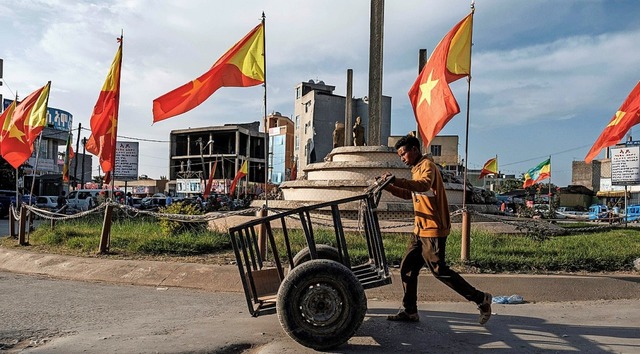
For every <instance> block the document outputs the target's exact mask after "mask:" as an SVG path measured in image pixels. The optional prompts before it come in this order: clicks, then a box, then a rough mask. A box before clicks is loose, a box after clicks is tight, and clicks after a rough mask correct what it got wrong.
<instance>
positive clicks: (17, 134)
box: [9, 124, 25, 143]
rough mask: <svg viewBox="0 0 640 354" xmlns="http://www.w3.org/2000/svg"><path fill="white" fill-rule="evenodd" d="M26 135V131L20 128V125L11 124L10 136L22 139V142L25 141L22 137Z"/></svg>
mask: <svg viewBox="0 0 640 354" xmlns="http://www.w3.org/2000/svg"><path fill="white" fill-rule="evenodd" d="M23 136H25V134H24V132H23V131H22V130H20V129H18V127H17V126H16V125H15V124H14V125H11V129H9V137H10V138H16V139H18V140H20V142H21V143H24V142H25V141H24V139H22V137H23Z"/></svg>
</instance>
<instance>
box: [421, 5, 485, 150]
mask: <svg viewBox="0 0 640 354" xmlns="http://www.w3.org/2000/svg"><path fill="white" fill-rule="evenodd" d="M472 29H473V12H471V13H470V14H469V15H468V16H467V17H465V18H464V19H462V21H460V22H458V24H457V25H455V27H453V29H451V31H449V33H447V35H446V36H445V37H444V38H443V39H442V40H441V41H440V43H438V45H437V46H436V48H435V50H434V51H433V53H432V54H431V56H430V57H429V60H428V61H427V63H426V64H425V66H424V68H422V71H421V72H420V75H418V79H417V80H416V81H415V83H414V84H413V86H411V89H410V90H409V100H410V101H411V105H412V106H413V112H414V114H415V117H416V121H417V122H418V129H419V130H420V134H421V136H422V139H423V141H424V144H425V146H427V145H428V144H429V143H431V141H432V140H433V138H434V137H435V136H436V135H438V133H439V132H440V131H441V130H442V128H444V126H445V125H446V124H447V123H448V122H449V120H451V118H453V116H454V115H456V114H458V113H459V112H460V107H459V106H458V102H456V99H455V97H454V96H453V92H451V88H449V84H450V83H452V82H454V81H456V80H458V79H461V78H463V77H465V76H468V75H470V73H471V32H472Z"/></svg>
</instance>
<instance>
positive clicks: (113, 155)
mask: <svg viewBox="0 0 640 354" xmlns="http://www.w3.org/2000/svg"><path fill="white" fill-rule="evenodd" d="M118 42H120V62H119V63H118V87H116V106H115V107H114V117H115V121H116V122H118V120H119V113H120V78H121V77H122V57H123V56H124V53H123V49H124V48H123V47H124V45H123V44H124V30H123V29H120V38H118ZM112 142H113V144H112V145H113V147H112V150H111V159H112V165H111V171H110V172H109V173H111V176H110V177H111V181H110V184H111V198H112V199H113V200H114V201H115V198H114V191H115V185H116V183H115V182H116V176H115V172H116V146H117V142H118V123H116V126H115V127H114V129H113V138H112Z"/></svg>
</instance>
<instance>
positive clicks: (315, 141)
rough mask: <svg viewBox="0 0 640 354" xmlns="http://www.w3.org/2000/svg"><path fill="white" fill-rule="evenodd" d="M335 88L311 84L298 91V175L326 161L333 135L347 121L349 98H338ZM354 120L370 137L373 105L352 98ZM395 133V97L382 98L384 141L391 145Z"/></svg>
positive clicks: (297, 89)
mask: <svg viewBox="0 0 640 354" xmlns="http://www.w3.org/2000/svg"><path fill="white" fill-rule="evenodd" d="M334 90H335V86H331V85H326V84H325V83H324V81H318V82H315V81H313V80H309V81H307V82H301V83H299V84H298V85H297V86H296V88H295V101H294V110H293V111H294V119H293V123H294V129H295V140H294V158H295V159H296V161H297V171H302V170H303V169H304V167H305V166H306V165H308V164H310V163H314V162H320V161H323V160H324V158H325V156H327V154H329V152H331V150H332V149H333V131H334V129H335V126H336V122H338V123H344V121H345V106H346V99H345V96H340V95H335V94H334V93H333V91H334ZM352 107H353V112H352V117H353V121H354V122H355V119H356V117H360V119H361V122H362V123H361V124H362V125H363V126H364V127H365V136H368V134H369V103H368V99H367V98H366V97H363V98H352ZM352 129H353V127H345V134H352ZM390 133H391V97H388V96H382V119H381V126H380V135H381V141H387V139H388V137H389V135H390Z"/></svg>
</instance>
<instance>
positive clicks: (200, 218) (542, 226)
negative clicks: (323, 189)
mask: <svg viewBox="0 0 640 354" xmlns="http://www.w3.org/2000/svg"><path fill="white" fill-rule="evenodd" d="M109 205H111V206H113V207H115V208H117V209H119V210H121V211H123V213H124V215H126V216H127V217H131V218H134V217H138V216H141V215H144V216H150V217H154V218H158V219H165V220H170V221H176V222H183V223H202V222H209V221H213V220H217V219H221V218H228V217H231V216H237V215H249V214H253V215H255V213H256V211H258V210H260V208H249V209H241V210H235V211H227V212H208V213H205V214H199V215H185V214H172V213H164V212H158V211H152V210H140V209H137V208H134V207H132V206H129V205H125V204H120V203H116V202H114V201H112V200H106V201H105V202H104V203H102V204H100V205H98V206H96V207H95V208H93V209H90V210H85V211H80V212H77V213H73V214H68V212H69V210H65V208H62V209H60V210H57V211H50V210H46V209H40V208H38V207H36V206H34V205H27V204H23V206H24V207H25V208H26V209H27V213H28V215H29V216H31V214H33V215H35V216H38V217H40V218H42V219H46V220H55V221H65V220H73V219H79V218H83V217H86V216H87V215H90V214H93V213H99V212H102V211H103V210H105V209H106V208H107V206H109ZM361 205H364V203H361ZM465 210H466V211H468V212H469V213H472V214H474V215H477V216H479V217H482V218H485V219H488V220H491V221H494V222H500V223H503V224H505V225H510V226H513V227H515V229H516V230H517V231H519V232H523V233H525V234H527V235H534V236H537V237H542V238H544V237H547V236H554V235H566V234H569V233H571V234H575V233H584V232H594V231H602V230H607V229H612V228H615V227H619V226H620V225H621V224H622V223H621V221H620V220H618V221H617V222H613V223H609V224H605V225H594V226H589V227H577V228H564V227H562V226H559V225H557V224H554V223H551V222H549V221H545V220H541V219H528V218H527V219H523V218H518V217H512V216H507V215H498V214H486V213H481V212H478V211H475V210H469V209H465V208H459V209H457V210H455V211H452V212H450V213H449V216H450V217H456V216H458V215H461V214H462V213H464V211H465ZM269 211H271V212H276V213H280V212H284V211H285V210H284V209H277V208H273V209H269ZM9 212H10V213H12V215H13V218H14V219H15V220H18V219H19V218H20V217H19V212H18V211H17V209H16V208H15V207H14V206H13V205H12V206H11V207H10V208H9ZM287 217H288V218H291V219H294V220H296V221H297V222H300V217H299V215H295V214H292V215H288V216H287ZM412 219H413V218H412ZM332 221H333V217H332V216H331V215H323V214H314V216H313V218H312V220H311V223H312V225H316V226H322V227H333V222H332ZM386 221H389V222H400V221H406V219H405V218H402V219H400V218H395V219H389V220H386ZM346 223H348V224H349V225H348V227H351V228H356V229H358V230H362V227H364V225H363V218H362V207H360V208H358V218H357V220H356V219H346V221H345V220H343V225H344V226H346ZM412 225H414V222H413V220H411V221H406V222H404V223H400V224H397V225H387V226H380V229H381V230H392V229H398V228H404V227H409V226H412Z"/></svg>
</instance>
